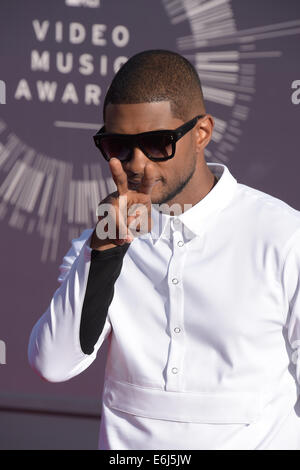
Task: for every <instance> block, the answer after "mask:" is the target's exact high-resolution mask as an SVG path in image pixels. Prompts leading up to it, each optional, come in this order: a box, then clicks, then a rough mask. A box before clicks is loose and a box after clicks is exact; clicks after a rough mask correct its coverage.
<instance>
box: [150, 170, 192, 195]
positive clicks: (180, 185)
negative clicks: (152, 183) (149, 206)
mask: <svg viewBox="0 0 300 470" xmlns="http://www.w3.org/2000/svg"><path fill="white" fill-rule="evenodd" d="M195 169H196V164H195V162H194V165H193V168H192V169H191V171H190V173H189V174H188V176H187V177H186V178H185V179H184V180H181V181H179V182H178V183H177V185H176V187H175V188H174V189H172V190H171V191H170V192H169V193H168V194H166V195H162V196H161V198H160V199H159V201H155V202H153V201H152V203H154V204H164V203H167V202H168V201H171V200H172V199H173V198H174V197H175V196H177V194H179V193H181V191H182V190H183V188H185V186H186V185H187V184H188V182H189V181H190V179H191V178H192V176H193V175H194V173H195ZM162 181H163V179H162Z"/></svg>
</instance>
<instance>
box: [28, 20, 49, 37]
mask: <svg viewBox="0 0 300 470" xmlns="http://www.w3.org/2000/svg"><path fill="white" fill-rule="evenodd" d="M32 24H33V29H34V32H35V35H36V38H37V40H38V41H44V40H45V38H46V35H47V32H48V29H49V26H50V22H49V21H43V23H42V25H41V24H40V22H39V20H33V21H32Z"/></svg>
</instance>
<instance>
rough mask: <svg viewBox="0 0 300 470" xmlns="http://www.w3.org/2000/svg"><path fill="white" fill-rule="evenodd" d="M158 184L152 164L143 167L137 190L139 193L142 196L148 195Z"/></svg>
mask: <svg viewBox="0 0 300 470" xmlns="http://www.w3.org/2000/svg"><path fill="white" fill-rule="evenodd" d="M157 182H158V180H157V175H156V172H155V169H154V167H153V165H152V164H148V165H146V166H145V170H144V175H143V178H142V183H141V186H140V188H139V192H141V193H144V194H150V193H151V191H152V188H153V186H154V185H155V184H156V183H157Z"/></svg>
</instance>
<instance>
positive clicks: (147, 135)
mask: <svg viewBox="0 0 300 470" xmlns="http://www.w3.org/2000/svg"><path fill="white" fill-rule="evenodd" d="M204 116H206V115H205V114H201V115H199V116H196V117H194V118H193V119H191V120H190V121H188V122H186V123H185V124H183V125H182V126H180V127H177V129H172V130H158V131H150V132H142V133H141V134H111V133H106V132H105V127H104V126H103V127H102V128H101V129H100V130H99V131H98V132H97V134H96V135H94V136H93V139H94V142H95V145H96V147H97V148H98V149H99V150H100V151H101V153H102V155H103V157H104V158H105V159H106V160H107V161H109V160H110V159H111V158H118V159H119V160H121V162H124V161H126V160H130V158H131V155H132V150H133V148H134V147H138V148H139V149H140V150H141V151H142V152H143V153H144V154H145V155H146V157H148V158H149V159H150V160H153V161H156V162H162V161H165V160H169V159H170V158H172V157H174V155H175V150H176V142H177V141H178V140H179V139H181V137H183V136H184V135H185V134H186V133H187V132H189V131H190V130H191V129H192V128H193V127H194V126H195V125H196V123H197V121H198V120H199V119H201V118H203V117H204Z"/></svg>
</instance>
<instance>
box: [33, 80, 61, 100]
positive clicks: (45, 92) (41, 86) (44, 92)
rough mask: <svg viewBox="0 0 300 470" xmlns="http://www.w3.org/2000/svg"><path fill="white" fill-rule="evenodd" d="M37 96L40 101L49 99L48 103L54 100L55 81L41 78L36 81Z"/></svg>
mask: <svg viewBox="0 0 300 470" xmlns="http://www.w3.org/2000/svg"><path fill="white" fill-rule="evenodd" d="M36 88H37V92H38V98H39V100H40V101H49V102H50V103H51V102H53V101H54V99H55V95H56V88H57V83H56V82H52V83H50V82H42V81H41V80H38V81H37V84H36Z"/></svg>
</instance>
